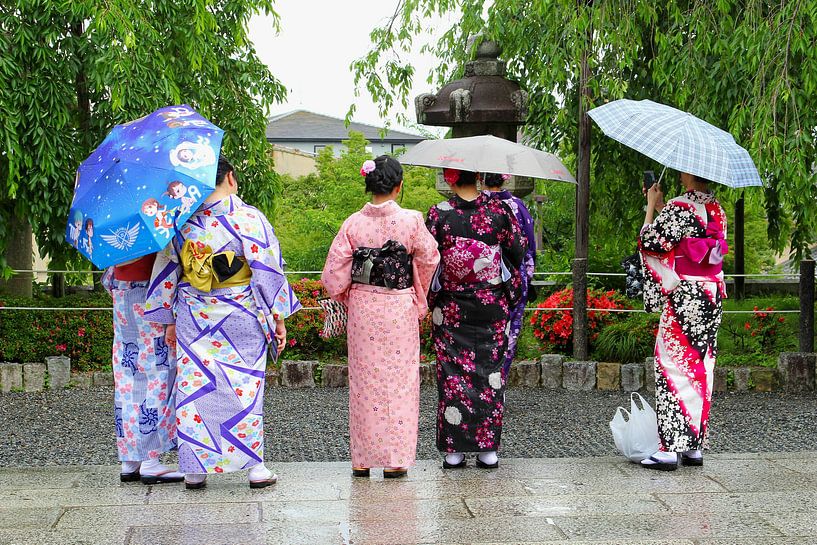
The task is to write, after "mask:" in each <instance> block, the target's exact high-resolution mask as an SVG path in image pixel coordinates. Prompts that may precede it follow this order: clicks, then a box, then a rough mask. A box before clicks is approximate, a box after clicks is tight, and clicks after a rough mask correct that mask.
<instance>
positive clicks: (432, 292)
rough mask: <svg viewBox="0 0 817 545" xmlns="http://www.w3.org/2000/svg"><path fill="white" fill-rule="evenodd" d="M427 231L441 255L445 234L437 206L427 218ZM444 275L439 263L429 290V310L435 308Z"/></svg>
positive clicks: (429, 211) (431, 209)
mask: <svg viewBox="0 0 817 545" xmlns="http://www.w3.org/2000/svg"><path fill="white" fill-rule="evenodd" d="M426 230H427V231H428V232H429V234H430V235H431V238H432V239H434V241H435V242H436V244H437V253H438V254H439V253H440V252H441V251H442V247H443V245H442V238H443V233H442V229H441V228H440V211H439V209H438V208H437V207H436V206H432V207H431V208H429V210H428V215H427V216H426ZM441 274H442V262H438V264H437V267H436V268H435V270H434V272H433V273H432V279H431V285H430V289H429V290H428V292H427V293H428V296H427V301H426V304H427V305H428V307H429V308H431V307H433V306H434V302H435V300H436V298H437V293H438V292H439V291H440V280H439V277H440V275H441Z"/></svg>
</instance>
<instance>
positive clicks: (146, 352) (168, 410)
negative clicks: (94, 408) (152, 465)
mask: <svg viewBox="0 0 817 545" xmlns="http://www.w3.org/2000/svg"><path fill="white" fill-rule="evenodd" d="M102 284H103V286H105V289H106V290H107V291H108V293H110V294H111V297H112V298H113V307H114V317H113V360H112V367H113V376H114V422H115V427H116V450H117V453H118V455H119V460H120V461H123V462H139V461H143V460H149V459H152V458H158V457H159V455H160V454H162V453H163V452H167V451H169V450H173V449H174V448H176V414H175V407H174V398H175V396H174V388H173V385H174V380H175V377H176V351H175V350H174V349H172V348H170V347H169V346H167V344H165V328H164V326H163V325H162V324H155V323H151V322H149V321H148V320H146V319H145V297H146V295H147V285H148V284H147V282H125V281H121V280H116V279H114V277H113V267H111V268H109V269H108V270H107V271H106V272H105V275H104V276H103V277H102Z"/></svg>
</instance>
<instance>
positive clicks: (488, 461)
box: [477, 450, 499, 466]
mask: <svg viewBox="0 0 817 545" xmlns="http://www.w3.org/2000/svg"><path fill="white" fill-rule="evenodd" d="M477 458H479V461H480V462H482V463H483V464H485V465H489V466H492V465H494V464H495V463H497V462H498V461H499V457H498V456H497V455H496V451H495V450H492V451H490V452H480V453H479V454H477Z"/></svg>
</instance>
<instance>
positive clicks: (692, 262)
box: [675, 221, 729, 276]
mask: <svg viewBox="0 0 817 545" xmlns="http://www.w3.org/2000/svg"><path fill="white" fill-rule="evenodd" d="M727 253H729V245H728V244H727V243H726V238H725V237H724V234H723V229H721V227H720V225H718V224H717V223H716V222H714V221H710V222H709V223H708V224H707V226H706V237H688V238H684V239H682V240H681V242H680V243H679V244H678V247H677V248H676V250H675V272H677V273H678V274H682V275H691V276H715V275H718V274H720V273H721V272H722V271H723V256H724V255H726V254H727Z"/></svg>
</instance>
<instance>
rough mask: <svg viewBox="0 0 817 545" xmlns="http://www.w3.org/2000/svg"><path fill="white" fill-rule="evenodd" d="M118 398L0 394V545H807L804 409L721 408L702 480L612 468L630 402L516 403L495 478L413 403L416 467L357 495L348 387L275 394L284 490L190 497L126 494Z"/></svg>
mask: <svg viewBox="0 0 817 545" xmlns="http://www.w3.org/2000/svg"><path fill="white" fill-rule="evenodd" d="M111 397H112V392H111V390H110V389H109V388H100V389H92V390H65V391H61V392H43V393H39V394H23V393H12V394H5V395H0V415H2V416H0V418H1V419H2V420H0V545H11V544H14V545H35V544H36V545H51V544H53V545H57V544H59V545H77V544H88V545H91V544H94V545H97V544H100V545H107V544H117V545H136V544H151V545H161V544H165V543H167V544H183V545H184V544H190V545H211V544H213V545H215V544H225V545H228V544H229V545H238V544H249V545H252V544H261V543H270V544H288V543H293V544H300V543H304V544H316V545H322V544H330V545H331V544H364V543H371V544H377V543H383V544H387V543H388V544H401V543H406V544H409V543H411V544H413V543H607V544H610V543H617V544H622V545H624V544H628V545H629V544H633V545H639V544H641V545H645V544H661V543H680V544H736V545H744V544H746V545H756V544H761V543H763V544H766V543H768V544H775V545H789V544H793V545H799V544H805V543H811V544H815V545H817V426H815V422H817V399H816V398H815V397H814V395H807V396H789V395H784V394H754V393H743V394H734V395H733V394H721V395H716V396H715V398H714V405H713V413H712V441H713V449H712V451H711V452H710V453H709V454H707V456H706V465H705V466H704V467H703V468H682V469H680V470H679V471H676V472H674V473H661V472H655V471H647V470H644V469H641V468H639V467H638V466H637V465H635V464H630V463H628V462H626V461H625V460H623V459H622V458H621V457H619V456H612V455H613V454H614V448H613V445H612V439H611V437H610V432H609V429H608V427H607V422H608V421H609V419H610V417H611V416H612V414H613V411H614V409H615V407H616V406H618V405H622V404H625V405H626V404H627V403H628V396H627V394H624V393H621V392H610V393H603V392H565V391H552V390H550V391H549V390H540V389H530V390H526V389H511V390H509V391H508V409H507V419H506V427H505V430H504V432H503V450H502V453H503V455H504V456H505V458H503V460H502V462H501V464H502V465H501V467H500V468H499V469H498V470H496V471H483V470H478V469H475V468H473V467H470V468H469V469H466V470H464V471H462V470H461V471H456V470H455V471H448V472H444V471H443V470H442V469H441V468H440V465H439V464H440V462H439V459H438V454H437V452H436V450H435V449H434V439H433V435H434V423H433V415H434V410H433V407H434V401H435V398H436V392H435V391H434V390H433V389H430V388H424V389H423V391H422V402H421V408H420V415H421V420H420V426H421V433H420V440H419V445H418V453H419V457H420V458H421V459H423V461H421V462H419V464H418V466H417V467H416V468H415V469H413V470H412V471H411V472H410V474H409V477H408V479H407V480H384V479H383V478H382V473H380V472H379V471H375V472H374V474H373V476H372V478H371V479H370V480H368V479H363V480H361V479H352V477H351V475H350V468H349V464H348V462H346V461H343V460H348V457H349V455H348V431H347V430H348V420H347V416H348V412H347V403H348V390H346V389H343V388H339V389H314V390H286V389H282V388H272V389H269V390H267V392H266V399H265V414H266V421H265V428H266V431H267V438H268V441H267V449H266V457H267V459H268V460H270V461H271V462H270V463H269V466H270V467H271V468H272V469H274V470H275V471H276V472H277V473H278V475H279V476H280V481H279V483H278V484H276V485H275V486H273V487H271V488H268V489H266V490H250V489H249V487H248V486H247V484H246V482H245V479H246V476H245V475H244V474H232V475H221V476H215V477H211V478H210V480H209V482H208V486H207V488H206V489H204V490H198V491H192V490H191V491H188V490H185V489H184V487H183V486H181V485H161V486H153V487H147V486H142V485H140V484H121V483H119V481H118V469H119V468H118V466H116V465H115V463H116V451H115V448H114V441H113V423H112V418H111ZM34 408H36V410H35V409H34ZM167 461H168V462H169V463H175V460H174V455H170V456H169V457H168V460H167ZM471 466H473V464H471Z"/></svg>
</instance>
